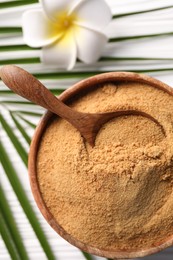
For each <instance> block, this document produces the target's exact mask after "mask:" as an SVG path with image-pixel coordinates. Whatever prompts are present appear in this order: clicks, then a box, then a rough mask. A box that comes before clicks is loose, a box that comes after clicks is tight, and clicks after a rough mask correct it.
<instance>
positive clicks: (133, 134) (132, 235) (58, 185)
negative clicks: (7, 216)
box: [37, 83, 173, 250]
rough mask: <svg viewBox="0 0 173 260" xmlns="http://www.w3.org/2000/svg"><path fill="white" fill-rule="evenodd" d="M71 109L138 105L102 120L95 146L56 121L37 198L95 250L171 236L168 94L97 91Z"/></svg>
mask: <svg viewBox="0 0 173 260" xmlns="http://www.w3.org/2000/svg"><path fill="white" fill-rule="evenodd" d="M71 106H72V107H73V108H74V109H76V110H79V111H83V112H105V111H115V110H116V109H118V108H136V109H141V110H142V111H144V112H146V113H148V114H151V115H152V116H153V117H154V118H156V119H157V120H158V121H159V122H160V123H161V124H163V125H164V130H165V132H166V133H165V132H164V131H163V129H162V127H161V126H159V125H157V124H156V123H155V122H153V121H152V120H150V119H148V118H146V117H143V116H135V115H129V116H122V117H118V118H115V119H113V120H111V121H110V122H108V123H106V124H105V125H104V126H103V127H102V129H101V130H100V132H99V133H98V135H97V139H96V143H95V147H94V148H91V147H90V146H89V145H88V144H87V143H85V142H84V140H83V138H82V137H81V136H80V134H79V132H78V131H77V130H76V129H75V128H74V127H73V126H71V125H70V124H69V123H68V122H66V121H65V120H63V119H59V118H58V117H55V118H54V120H52V122H51V123H50V124H49V126H48V127H47V129H46V131H45V133H44V135H43V138H42V140H41V144H40V148H39V153H38V164H37V171H38V180H39V185H40V190H41V193H42V196H43V199H44V201H45V203H46V205H47V207H48V208H49V210H50V212H51V213H52V214H53V216H54V217H55V219H56V220H57V222H58V223H59V224H60V225H61V226H62V227H63V228H64V229H65V230H66V231H67V232H68V233H69V234H71V235H72V236H73V237H74V238H76V239H78V240H80V241H82V242H83V243H86V244H89V245H90V246H94V247H97V248H100V249H105V250H117V249H118V250H123V249H131V250H135V249H141V248H142V249H145V248H148V247H151V246H154V245H156V244H157V243H161V242H162V241H164V239H165V238H166V237H168V236H169V235H171V234H173V97H172V96H171V95H169V94H168V93H166V92H164V91H162V90H159V89H157V88H154V87H151V86H148V85H144V84H140V83H126V84H125V83H117V84H116V86H115V85H113V84H107V85H105V86H99V87H98V88H95V89H93V90H92V91H90V92H89V93H87V94H85V95H83V96H81V97H80V98H78V99H76V100H75V101H74V102H73V103H72V104H71Z"/></svg>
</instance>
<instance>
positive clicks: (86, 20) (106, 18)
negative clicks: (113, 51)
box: [74, 0, 112, 31]
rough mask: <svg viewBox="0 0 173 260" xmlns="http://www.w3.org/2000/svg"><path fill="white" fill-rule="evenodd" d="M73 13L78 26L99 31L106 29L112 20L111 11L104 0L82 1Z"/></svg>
mask: <svg viewBox="0 0 173 260" xmlns="http://www.w3.org/2000/svg"><path fill="white" fill-rule="evenodd" d="M74 12H75V14H76V16H77V23H78V24H79V25H83V26H85V27H87V26H88V27H89V28H93V29H96V30H99V31H100V29H102V28H104V27H106V26H107V25H108V24H109V22H110V21H111V18H112V14H111V10H110V8H109V6H108V5H107V3H106V2H105V1H104V0H88V1H83V2H81V3H80V4H79V5H78V6H77V7H76V8H75V11H74Z"/></svg>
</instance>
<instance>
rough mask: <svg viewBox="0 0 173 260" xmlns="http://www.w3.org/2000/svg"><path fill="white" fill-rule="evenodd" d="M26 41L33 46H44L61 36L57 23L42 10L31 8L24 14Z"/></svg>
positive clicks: (23, 22)
mask: <svg viewBox="0 0 173 260" xmlns="http://www.w3.org/2000/svg"><path fill="white" fill-rule="evenodd" d="M22 29H23V37H24V41H25V43H26V44H27V45H29V46H31V47H42V46H45V45H47V44H50V43H52V42H53V41H55V40H57V39H58V38H60V37H61V35H62V33H61V34H60V33H58V32H57V28H56V24H54V23H52V22H51V21H50V20H49V19H48V18H47V17H46V16H45V14H44V13H43V11H42V10H40V9H38V10H36V9H35V10H29V11H26V12H25V13H24V14H23V16H22Z"/></svg>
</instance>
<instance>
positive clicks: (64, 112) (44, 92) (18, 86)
mask: <svg viewBox="0 0 173 260" xmlns="http://www.w3.org/2000/svg"><path fill="white" fill-rule="evenodd" d="M0 77H1V79H2V81H3V82H4V83H5V84H6V85H7V86H8V87H9V88H10V89H11V90H13V91H14V92H15V93H16V94H18V95H20V96H22V97H24V98H26V99H28V100H30V101H32V102H33V103H36V104H37V105H40V106H42V107H44V108H46V109H48V110H50V111H51V112H53V113H55V114H58V115H59V116H60V117H63V118H65V119H67V120H68V121H70V118H71V115H74V113H77V112H76V111H74V110H72V109H71V108H70V107H68V106H66V105H65V104H64V103H63V102H61V101H60V100H59V99H58V98H56V97H55V96H54V95H53V94H52V93H51V92H50V91H49V90H48V89H47V88H46V87H45V86H44V85H43V84H42V83H41V82H40V81H38V80H37V79H36V78H35V77H34V76H32V75H31V74H30V73H28V72H27V71H25V70H23V69H21V68H19V67H17V66H14V65H6V66H3V67H2V68H1V70H0Z"/></svg>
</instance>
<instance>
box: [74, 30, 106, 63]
mask: <svg viewBox="0 0 173 260" xmlns="http://www.w3.org/2000/svg"><path fill="white" fill-rule="evenodd" d="M74 32H75V40H76V44H77V56H78V58H79V59H80V60H81V61H83V62H85V63H88V64H90V63H93V62H96V61H97V60H98V58H99V57H100V56H101V54H102V51H103V49H104V47H105V44H106V43H107V37H106V36H105V35H104V34H102V33H100V32H96V31H93V30H90V29H88V28H85V27H80V26H76V28H75V30H74Z"/></svg>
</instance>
